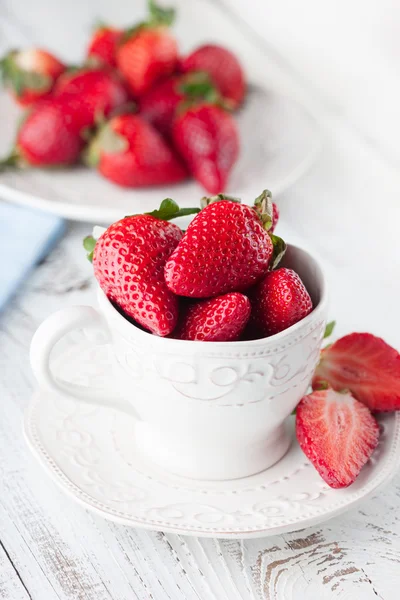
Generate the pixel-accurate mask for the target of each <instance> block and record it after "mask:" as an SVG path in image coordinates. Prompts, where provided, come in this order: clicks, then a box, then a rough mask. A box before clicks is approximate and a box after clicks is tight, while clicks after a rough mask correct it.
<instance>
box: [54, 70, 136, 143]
mask: <svg viewBox="0 0 400 600" xmlns="http://www.w3.org/2000/svg"><path fill="white" fill-rule="evenodd" d="M54 95H55V96H56V97H58V98H62V99H63V100H64V101H65V103H66V104H67V105H68V111H69V114H70V115H71V119H72V120H71V128H73V129H74V131H76V132H77V133H82V132H83V130H84V129H86V128H88V127H92V126H93V125H94V124H95V122H96V119H100V118H103V117H105V116H107V115H109V114H110V112H111V111H113V110H115V109H117V108H120V107H121V106H123V105H124V104H126V102H127V100H128V94H127V91H126V89H125V87H124V85H123V83H122V82H121V80H120V79H119V77H118V76H117V75H116V74H115V73H113V72H111V71H102V70H93V69H83V70H80V71H77V72H74V73H65V74H64V75H63V76H62V77H60V79H59V80H58V82H57V85H56V87H55V90H54Z"/></svg>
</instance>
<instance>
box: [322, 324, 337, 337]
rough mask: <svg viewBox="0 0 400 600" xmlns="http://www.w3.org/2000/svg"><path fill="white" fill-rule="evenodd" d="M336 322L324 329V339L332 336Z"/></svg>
mask: <svg viewBox="0 0 400 600" xmlns="http://www.w3.org/2000/svg"><path fill="white" fill-rule="evenodd" d="M335 325H336V321H331V322H330V323H328V324H327V325H326V327H325V332H324V339H325V338H327V337H329V336H330V335H332V332H333V330H334V329H335Z"/></svg>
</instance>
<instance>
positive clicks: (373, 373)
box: [312, 333, 400, 411]
mask: <svg viewBox="0 0 400 600" xmlns="http://www.w3.org/2000/svg"><path fill="white" fill-rule="evenodd" d="M326 383H328V384H329V385H330V386H331V387H333V389H335V390H338V391H340V390H344V389H348V390H350V392H351V393H352V394H353V396H354V397H355V398H357V400H359V401H360V402H362V403H363V404H365V405H366V406H368V408H369V409H370V410H376V411H389V410H399V409H400V355H399V353H398V352H397V350H395V349H394V348H392V347H391V346H389V345H388V344H386V342H384V341H383V340H382V339H381V338H378V337H375V336H374V335H372V334H371V333H351V334H350V335H345V336H344V337H342V338H340V339H339V340H337V342H335V343H334V344H332V345H331V346H328V347H327V348H325V349H324V350H322V352H321V360H320V362H319V365H318V366H317V368H316V370H315V373H314V378H313V382H312V384H313V388H318V387H320V386H321V385H325V384H326Z"/></svg>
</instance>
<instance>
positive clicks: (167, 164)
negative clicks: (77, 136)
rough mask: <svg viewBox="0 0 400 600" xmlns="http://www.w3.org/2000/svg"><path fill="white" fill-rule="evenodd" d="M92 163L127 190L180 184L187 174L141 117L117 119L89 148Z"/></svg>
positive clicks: (107, 125) (133, 116)
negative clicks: (127, 188) (128, 188)
mask: <svg viewBox="0 0 400 600" xmlns="http://www.w3.org/2000/svg"><path fill="white" fill-rule="evenodd" d="M88 163H89V164H90V165H92V166H97V169H98V170H99V172H100V173H101V174H102V175H104V177H106V178H107V179H110V180H111V181H114V182H115V183H118V184H119V185H122V186H125V187H143V186H149V185H162V184H167V183H168V184H170V183H176V182H178V181H182V180H183V179H185V178H186V171H185V169H184V167H183V166H182V164H181V163H180V161H179V159H178V158H177V157H176V156H175V154H174V153H173V151H172V150H171V149H170V148H169V147H168V146H167V144H166V142H165V141H164V140H163V138H162V137H161V136H160V134H159V133H158V132H157V131H156V130H155V129H154V128H153V127H152V126H151V125H149V123H146V122H145V121H143V120H142V119H141V118H140V117H139V116H137V115H119V116H116V117H113V118H112V119H111V120H110V121H109V122H108V123H107V124H106V125H105V126H103V127H102V128H101V129H100V131H99V134H98V135H97V136H96V137H95V138H94V139H93V141H92V142H91V145H90V147H89V152H88Z"/></svg>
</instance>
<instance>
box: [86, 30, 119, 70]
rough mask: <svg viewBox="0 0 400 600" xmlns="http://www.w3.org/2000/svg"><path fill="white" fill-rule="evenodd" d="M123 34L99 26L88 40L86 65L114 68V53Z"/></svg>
mask: <svg viewBox="0 0 400 600" xmlns="http://www.w3.org/2000/svg"><path fill="white" fill-rule="evenodd" d="M122 35H123V32H122V31H121V30H119V29H115V28H114V27H107V26H105V25H101V26H100V27H98V28H97V29H96V30H95V32H94V33H93V35H92V38H91V39H90V42H89V46H88V49H87V56H88V63H89V64H90V65H94V66H109V67H115V66H116V59H115V56H116V52H117V47H118V44H119V42H120V40H121V38H122Z"/></svg>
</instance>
